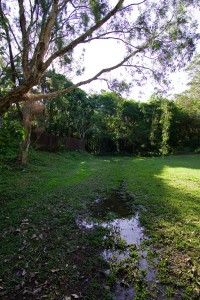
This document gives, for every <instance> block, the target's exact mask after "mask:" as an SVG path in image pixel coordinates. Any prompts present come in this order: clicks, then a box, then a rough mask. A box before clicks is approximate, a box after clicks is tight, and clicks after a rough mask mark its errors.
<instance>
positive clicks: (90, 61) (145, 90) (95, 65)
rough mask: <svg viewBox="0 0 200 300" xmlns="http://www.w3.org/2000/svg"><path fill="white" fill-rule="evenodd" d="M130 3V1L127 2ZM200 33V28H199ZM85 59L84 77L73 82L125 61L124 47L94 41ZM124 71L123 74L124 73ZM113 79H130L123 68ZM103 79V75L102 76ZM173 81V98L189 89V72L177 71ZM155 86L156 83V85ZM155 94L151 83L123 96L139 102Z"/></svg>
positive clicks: (199, 15)
mask: <svg viewBox="0 0 200 300" xmlns="http://www.w3.org/2000/svg"><path fill="white" fill-rule="evenodd" d="M127 1H129V0H127ZM194 17H195V19H197V20H198V19H200V12H199V11H196V12H195V13H194ZM199 32H200V26H199ZM85 47H87V48H86V51H85V57H84V65H85V66H86V68H85V72H84V75H83V76H81V77H80V78H78V79H77V78H72V81H73V82H77V81H79V80H85V79H88V78H90V77H92V76H94V75H95V74H96V73H97V72H99V71H100V70H101V69H103V68H107V67H111V66H113V65H115V64H116V63H119V62H120V61H121V60H122V59H123V53H124V51H123V45H120V44H119V43H117V42H116V41H111V40H107V41H97V40H96V41H93V42H92V43H90V44H89V45H87V46H85ZM81 49H82V46H81V45H80V46H79V47H78V48H77V49H76V52H75V55H76V56H77V57H78V55H80V53H81ZM197 50H198V52H200V45H198V47H197ZM122 71H123V72H122ZM109 76H112V78H122V77H123V76H125V78H126V77H128V76H129V75H127V74H126V73H124V70H123V68H119V69H118V70H115V71H112V73H111V75H109ZM102 77H103V75H102ZM169 79H170V80H171V89H170V90H169V91H168V94H167V97H168V98H169V99H170V98H173V95H174V94H178V93H182V92H183V91H185V90H186V89H187V83H188V82H189V78H188V75H187V72H186V71H184V70H181V71H177V72H175V73H173V74H171V75H170V76H169ZM154 84H155V83H154ZM81 89H83V90H85V91H86V92H87V93H94V92H97V93H100V92H101V90H108V87H107V84H106V83H105V81H100V80H97V81H93V82H91V83H90V84H87V85H84V86H81ZM154 92H155V88H154V85H153V84H152V83H150V82H148V83H146V84H144V85H143V86H142V87H138V86H137V85H135V86H134V87H133V88H132V91H131V93H130V94H129V95H123V96H125V97H126V98H127V99H134V100H137V101H147V100H148V99H149V98H150V96H151V95H152V94H153V93H154Z"/></svg>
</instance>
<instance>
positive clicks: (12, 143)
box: [0, 107, 24, 160]
mask: <svg viewBox="0 0 200 300" xmlns="http://www.w3.org/2000/svg"><path fill="white" fill-rule="evenodd" d="M23 136H24V129H23V126H22V124H21V122H20V118H19V113H18V111H17V110H16V107H12V109H10V110H9V111H7V112H5V113H4V114H3V117H2V127H1V128H0V160H1V159H5V158H6V159H11V158H15V157H16V153H17V152H18V150H19V144H20V142H21V141H22V138H23Z"/></svg>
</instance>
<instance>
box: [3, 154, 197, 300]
mask: <svg viewBox="0 0 200 300" xmlns="http://www.w3.org/2000/svg"><path fill="white" fill-rule="evenodd" d="M122 180H123V181H124V182H125V184H126V188H127V190H128V191H130V193H133V194H134V195H135V197H134V199H133V202H134V205H135V206H136V207H137V208H138V209H139V210H140V221H141V223H142V224H143V226H144V227H145V230H146V232H147V233H148V235H149V236H150V237H151V239H150V240H149V243H151V244H153V245H154V247H155V249H156V250H157V253H158V255H159V262H158V269H159V274H158V278H159V281H160V282H161V283H163V284H164V285H165V286H166V288H167V291H168V292H167V295H168V298H167V299H188V300H189V299H198V297H199V295H200V279H199V275H200V267H199V266H200V261H199V258H200V255H199V254H200V242H199V240H200V155H187V156H186V155H185V156H171V157H166V158H133V157H113V156H112V157H111V156H110V157H109V156H107V157H94V156H91V155H89V154H87V153H64V152H63V153H45V152H32V153H31V155H30V162H29V164H28V166H27V167H25V168H22V167H21V166H16V165H15V164H13V165H12V164H9V165H2V166H0V214H1V217H0V231H1V240H0V249H1V250H0V297H2V299H67V297H69V296H70V295H71V294H75V295H74V297H75V298H76V295H77V296H79V298H80V297H81V296H83V299H86V300H87V299H88V300H89V299H90V300H92V299H94V300H95V299H96V300H100V299H102V300H106V299H109V288H110V287H109V282H108V281H107V276H106V274H105V272H104V270H105V268H106V264H107V263H106V262H105V261H104V260H103V258H102V257H101V252H102V250H103V243H102V241H103V237H104V235H105V229H103V228H101V227H97V228H93V229H92V230H91V229H86V228H85V229H84V228H79V227H78V225H77V224H76V220H77V218H78V217H79V216H81V215H86V217H87V208H88V206H89V204H90V203H91V202H93V201H94V200H95V199H96V198H98V197H100V196H103V195H105V194H106V193H107V192H108V191H109V190H111V189H112V188H117V187H118V186H119V184H120V182H121V181H122ZM142 208H143V209H142ZM144 208H145V209H144ZM176 289H179V290H181V291H182V298H175V296H174V295H175V291H176ZM65 297H66V298H65ZM141 299H144V298H141ZM147 299H148V298H147Z"/></svg>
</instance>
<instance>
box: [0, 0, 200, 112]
mask: <svg viewBox="0 0 200 300" xmlns="http://www.w3.org/2000/svg"><path fill="white" fill-rule="evenodd" d="M195 4H196V1H186V0H185V1H180V0H177V1H174V0H168V1H165V0H162V1H159V2H158V1H142V2H138V3H130V4H126V1H124V0H118V1H116V2H115V3H112V2H108V1H105V0H84V1H82V0H73V1H68V0H57V1H49V0H45V1H36V0H34V1H23V0H20V1H17V0H13V1H12V2H9V1H6V0H1V2H0V17H1V18H0V19H1V21H0V29H1V48H0V55H1V60H2V63H1V81H0V84H1V85H2V86H3V88H2V91H1V93H0V109H1V111H2V109H3V108H7V107H8V106H9V105H10V103H16V102H18V101H28V100H31V101H37V100H41V99H52V98H55V97H57V96H59V95H65V94H67V93H69V92H70V91H72V90H74V89H76V88H77V87H80V86H81V85H84V84H87V83H90V82H91V81H93V80H96V79H101V78H102V75H103V76H104V80H106V81H108V82H109V80H108V78H107V77H106V74H107V73H108V72H111V71H112V70H115V69H116V68H119V67H124V68H128V67H130V70H131V74H132V79H133V80H134V82H135V83H138V84H141V83H142V81H143V80H146V79H147V78H149V77H150V76H151V77H153V78H154V79H156V80H157V81H162V79H163V78H164V77H165V75H166V74H167V73H168V71H170V70H175V69H176V68H179V67H182V66H184V65H185V63H186V62H187V61H188V60H190V58H191V56H192V54H193V52H194V50H195V41H196V40H197V38H198V35H197V34H196V29H197V24H196V23H195V21H194V20H193V19H192V17H191V16H190V9H191V7H192V6H194V5H195ZM130 16H131V17H130ZM110 39H112V40H114V41H116V40H117V41H118V42H119V43H121V45H123V46H124V53H123V55H122V56H123V57H124V58H123V59H122V60H121V61H119V62H118V63H117V64H115V65H113V66H111V67H109V68H105V69H102V70H97V71H96V74H94V75H93V76H91V77H90V78H87V79H86V80H83V81H80V80H79V81H78V82H77V83H76V84H73V85H72V86H68V87H64V86H63V87H62V88H61V89H56V90H54V91H53V92H52V91H49V92H48V93H44V92H43V91H42V81H41V78H42V76H43V75H44V73H45V72H48V71H49V70H50V69H53V68H54V65H56V66H57V67H60V69H61V70H63V74H67V77H68V78H73V77H74V76H76V77H77V76H78V75H80V74H82V73H83V72H84V66H82V62H83V56H84V53H83V55H82V54H81V59H80V60H77V61H76V60H75V57H74V52H75V51H74V50H75V49H76V48H77V47H79V46H82V45H83V44H86V45H87V44H89V43H92V42H93V41H95V40H104V42H106V41H107V40H110ZM87 49H88V48H87V47H85V48H84V50H83V52H84V51H87ZM78 61H79V62H78ZM155 62H156V64H155ZM152 75H153V76H152ZM35 86H37V88H38V89H37V94H35V93H34V87H35ZM111 86H113V87H116V88H119V90H121V89H124V88H126V87H129V84H128V83H126V82H125V81H124V80H122V83H121V84H120V83H118V80H117V79H115V80H114V82H113V83H111Z"/></svg>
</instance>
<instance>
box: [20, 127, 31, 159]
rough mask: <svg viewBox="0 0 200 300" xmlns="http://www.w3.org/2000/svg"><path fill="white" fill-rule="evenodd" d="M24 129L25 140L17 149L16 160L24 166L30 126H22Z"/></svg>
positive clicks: (28, 144)
mask: <svg viewBox="0 0 200 300" xmlns="http://www.w3.org/2000/svg"><path fill="white" fill-rule="evenodd" d="M24 127H25V138H24V140H23V141H22V143H21V146H20V149H19V156H18V160H19V162H20V164H21V165H26V164H27V162H28V151H29V146H30V142H31V125H28V126H26V125H25V126H24Z"/></svg>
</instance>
